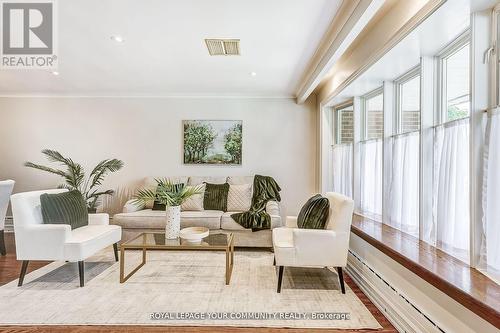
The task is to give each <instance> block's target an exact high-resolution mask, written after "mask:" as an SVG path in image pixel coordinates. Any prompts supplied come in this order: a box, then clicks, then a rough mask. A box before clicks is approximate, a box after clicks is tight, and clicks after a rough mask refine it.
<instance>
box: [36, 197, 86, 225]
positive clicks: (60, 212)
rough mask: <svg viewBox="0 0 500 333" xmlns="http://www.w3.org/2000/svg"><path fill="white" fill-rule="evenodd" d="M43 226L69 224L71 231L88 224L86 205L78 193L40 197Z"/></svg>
mask: <svg viewBox="0 0 500 333" xmlns="http://www.w3.org/2000/svg"><path fill="white" fill-rule="evenodd" d="M40 204H41V206H42V218H43V223H44V224H69V225H70V226H71V229H76V228H80V227H83V226H86V225H88V224H89V214H88V211H87V203H86V202H85V199H84V198H83V196H82V194H81V193H80V191H77V190H73V191H69V192H62V193H56V194H48V193H44V194H42V195H40Z"/></svg>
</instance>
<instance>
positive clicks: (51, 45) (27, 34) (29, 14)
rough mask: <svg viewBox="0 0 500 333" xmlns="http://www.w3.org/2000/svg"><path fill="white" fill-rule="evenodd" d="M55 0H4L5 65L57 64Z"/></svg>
mask: <svg viewBox="0 0 500 333" xmlns="http://www.w3.org/2000/svg"><path fill="white" fill-rule="evenodd" d="M54 5H55V4H54V2H53V1H39V2H35V1H33V2H29V3H28V2H20V1H2V2H1V9H2V13H1V18H2V25H1V28H2V34H1V36H2V43H1V44H2V61H1V67H2V68H3V69H6V68H15V69H27V68H36V69H40V68H50V69H53V68H55V67H56V65H57V64H56V62H57V56H56V55H55V52H54V50H55V38H54V37H55V33H54V32H55V24H54V23H55V20H54V19H55V15H54Z"/></svg>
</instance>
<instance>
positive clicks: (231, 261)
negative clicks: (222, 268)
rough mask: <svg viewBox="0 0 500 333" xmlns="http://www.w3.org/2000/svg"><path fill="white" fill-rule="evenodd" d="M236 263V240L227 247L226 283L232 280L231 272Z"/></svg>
mask: <svg viewBox="0 0 500 333" xmlns="http://www.w3.org/2000/svg"><path fill="white" fill-rule="evenodd" d="M233 265H234V241H233V240H231V243H230V244H229V246H228V247H227V248H226V285H228V284H229V282H230V281H231V274H232V273H233Z"/></svg>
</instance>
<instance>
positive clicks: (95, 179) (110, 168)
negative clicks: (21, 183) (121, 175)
mask: <svg viewBox="0 0 500 333" xmlns="http://www.w3.org/2000/svg"><path fill="white" fill-rule="evenodd" d="M42 154H44V155H45V156H46V157H47V159H48V160H49V161H50V162H57V163H60V164H62V165H64V166H65V167H66V171H64V170H60V169H54V168H51V167H48V166H44V165H40V164H35V163H32V162H26V163H24V166H26V167H29V168H34V169H38V170H42V171H46V172H50V173H53V174H56V175H59V176H61V177H63V178H64V180H65V183H64V184H61V185H59V188H66V189H68V190H78V191H80V193H81V194H82V195H83V197H84V199H85V201H86V202H87V210H88V211H89V213H95V212H96V210H97V206H98V205H99V197H100V196H102V195H112V194H113V193H114V191H113V190H101V189H99V187H100V186H101V185H102V182H103V181H104V177H106V175H107V174H108V173H111V172H115V171H118V170H120V169H121V168H122V167H123V161H121V160H117V159H116V158H113V159H106V160H103V161H101V162H99V163H98V164H97V165H96V166H95V167H94V169H92V171H91V172H90V175H89V176H88V177H85V170H84V169H83V167H82V166H81V165H80V164H79V163H76V162H74V161H73V160H72V159H71V158H69V157H64V156H63V155H61V153H59V152H57V151H55V150H50V149H44V150H42Z"/></svg>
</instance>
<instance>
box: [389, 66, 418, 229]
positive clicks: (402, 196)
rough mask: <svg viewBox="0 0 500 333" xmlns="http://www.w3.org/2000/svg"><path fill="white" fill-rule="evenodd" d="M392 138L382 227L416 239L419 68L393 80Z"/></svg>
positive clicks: (390, 140)
mask: <svg viewBox="0 0 500 333" xmlns="http://www.w3.org/2000/svg"><path fill="white" fill-rule="evenodd" d="M395 87H396V101H397V102H396V114H395V115H396V128H395V133H396V134H395V135H393V136H391V137H390V138H388V139H387V142H388V144H387V145H386V147H387V149H389V153H388V154H389V155H390V156H391V158H390V163H389V164H388V165H387V168H388V173H387V177H388V181H387V184H388V185H387V188H388V198H387V204H386V209H387V213H386V214H385V215H386V219H385V221H384V222H385V223H387V224H389V225H391V226H392V227H394V228H397V229H399V230H401V231H404V232H406V233H408V234H411V235H413V236H416V237H418V236H419V202H420V200H419V194H420V186H419V185H420V184H419V179H420V174H419V166H420V132H419V129H420V68H416V69H414V70H411V71H410V72H408V73H406V74H404V75H403V76H402V77H401V78H399V79H398V80H396V82H395Z"/></svg>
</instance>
